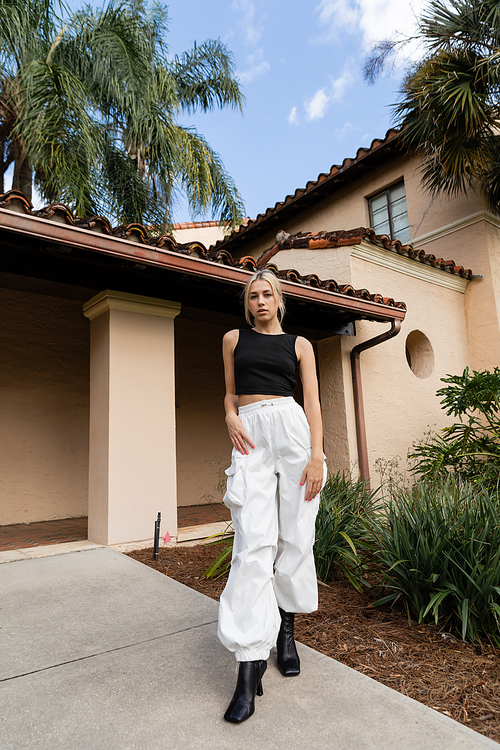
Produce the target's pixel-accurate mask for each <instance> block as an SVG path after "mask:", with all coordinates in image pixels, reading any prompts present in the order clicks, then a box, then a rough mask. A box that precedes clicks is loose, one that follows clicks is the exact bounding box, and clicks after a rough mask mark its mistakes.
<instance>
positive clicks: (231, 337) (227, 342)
mask: <svg viewBox="0 0 500 750" xmlns="http://www.w3.org/2000/svg"><path fill="white" fill-rule="evenodd" d="M239 337H240V332H239V330H238V329H237V328H234V329H233V330H232V331H228V332H227V333H225V334H224V338H223V339H222V345H223V346H224V347H227V348H228V349H234V347H235V346H236V344H237V343H238V339H239Z"/></svg>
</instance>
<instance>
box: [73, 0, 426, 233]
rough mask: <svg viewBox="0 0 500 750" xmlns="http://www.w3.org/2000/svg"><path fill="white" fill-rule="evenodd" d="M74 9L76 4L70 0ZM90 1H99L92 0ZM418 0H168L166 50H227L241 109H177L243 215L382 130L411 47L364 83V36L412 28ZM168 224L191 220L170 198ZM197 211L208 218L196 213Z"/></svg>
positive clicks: (366, 48) (300, 183)
mask: <svg viewBox="0 0 500 750" xmlns="http://www.w3.org/2000/svg"><path fill="white" fill-rule="evenodd" d="M69 4H70V5H71V6H72V7H73V8H77V7H79V6H80V5H83V2H82V3H80V2H79V1H78V0H69ZM90 4H92V5H95V6H99V5H101V4H102V2H97V1H96V0H91V3H90ZM423 5H424V0H305V1H304V0H302V1H299V0H210V2H207V0H171V2H170V3H168V12H169V17H170V21H169V34H168V37H167V41H168V44H169V50H170V54H172V55H173V54H180V53H182V52H183V51H184V50H186V49H189V48H191V46H192V45H193V43H194V42H195V41H196V42H198V43H201V42H203V41H205V40H206V39H214V38H220V39H221V40H222V41H223V42H224V43H225V44H226V45H227V46H228V48H229V49H230V50H231V51H232V53H233V55H234V57H235V62H236V66H237V76H238V78H239V79H240V81H241V86H242V89H243V92H244V94H245V97H246V103H245V107H244V111H243V113H242V114H241V113H239V112H235V111H231V110H224V111H215V112H211V113H208V114H202V113H198V114H195V115H192V116H190V117H189V118H188V117H187V116H183V117H182V118H181V122H182V124H184V125H190V126H193V127H196V128H197V130H199V131H200V132H201V133H203V135H204V136H205V137H206V138H207V139H208V141H209V143H210V144H211V145H212V147H213V148H215V150H216V151H218V152H219V154H220V155H221V157H222V159H223V161H224V164H225V166H226V169H227V170H228V172H229V173H230V174H231V175H232V177H233V179H234V181H235V183H236V185H237V187H238V189H239V191H240V193H241V194H242V196H243V199H244V201H245V204H246V213H247V215H248V216H250V217H251V218H255V216H256V215H257V214H258V213H260V212H264V211H265V210H266V209H267V208H268V207H269V206H273V205H274V204H275V203H276V202H278V201H280V200H282V199H283V198H284V197H285V196H286V195H288V194H290V193H293V192H294V191H295V189H296V188H299V187H303V186H304V185H305V184H306V183H307V182H308V181H309V180H315V179H316V178H317V176H318V175H319V174H320V173H321V172H328V171H329V169H330V167H331V166H332V164H338V163H341V162H342V161H343V159H344V158H345V157H353V156H355V154H356V151H357V149H358V148H359V147H361V146H365V147H366V146H369V145H370V143H371V141H372V140H373V139H374V138H380V137H383V136H384V135H385V133H386V131H387V130H388V128H389V127H391V124H392V122H391V109H390V105H391V104H393V103H394V102H395V101H396V100H397V90H398V85H399V83H400V81H401V79H402V76H403V75H404V71H405V67H406V66H407V65H408V64H409V63H410V62H411V60H412V59H414V58H415V57H416V56H418V50H416V49H415V48H414V47H412V46H411V45H410V47H407V48H406V49H405V52H404V53H402V54H401V55H400V56H399V58H398V59H397V60H396V64H395V66H394V69H393V70H392V71H391V72H390V74H387V75H385V76H384V77H383V78H381V79H380V80H378V82H377V83H376V84H375V85H374V86H369V85H368V84H367V83H365V81H364V80H363V70H362V69H363V62H364V60H365V58H366V56H367V54H368V52H369V50H370V49H371V46H372V44H373V42H375V41H377V40H381V39H385V38H397V37H398V36H401V35H405V36H408V35H411V34H413V33H414V32H415V19H416V17H417V16H418V14H419V13H420V11H421V9H422V7H423ZM174 218H175V221H177V222H182V221H190V220H191V219H192V217H191V216H190V215H189V212H188V209H187V206H186V205H185V203H184V202H183V201H182V200H181V201H179V203H178V205H177V207H176V210H175V213H174ZM196 218H198V219H200V218H212V217H210V216H207V217H196Z"/></svg>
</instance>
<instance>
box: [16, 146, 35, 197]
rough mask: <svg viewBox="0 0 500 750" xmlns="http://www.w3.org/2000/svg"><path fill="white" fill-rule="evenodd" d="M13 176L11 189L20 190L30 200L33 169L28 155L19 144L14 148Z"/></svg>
mask: <svg viewBox="0 0 500 750" xmlns="http://www.w3.org/2000/svg"><path fill="white" fill-rule="evenodd" d="M14 153H15V159H14V177H13V178H12V190H20V191H21V193H24V194H25V196H26V197H27V198H29V199H30V200H31V196H32V182H33V170H32V168H31V164H30V163H29V160H28V156H27V154H26V152H25V150H24V149H23V147H22V146H21V145H20V144H17V143H16V145H15V148H14Z"/></svg>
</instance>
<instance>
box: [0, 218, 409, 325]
mask: <svg viewBox="0 0 500 750" xmlns="http://www.w3.org/2000/svg"><path fill="white" fill-rule="evenodd" d="M0 270H1V271H3V272H6V273H8V274H15V275H17V276H24V277H28V278H31V279H38V280H42V281H45V282H57V283H62V284H65V285H67V286H68V288H71V287H74V288H75V289H77V288H80V289H81V288H84V289H88V290H92V291H101V290H102V289H115V290H116V291H123V292H129V293H134V294H142V295H146V296H152V297H158V298H160V299H170V300H174V301H178V302H180V303H181V305H186V306H188V307H189V308H191V309H193V308H196V309H199V310H207V311H211V312H215V313H220V314H229V315H240V316H241V301H240V297H241V289H242V287H243V286H244V284H245V283H246V281H247V279H248V278H249V276H250V275H251V274H252V272H253V269H252V270H246V269H244V268H236V267H233V266H231V265H224V264H223V263H221V262H219V263H216V262H213V261H210V260H204V259H202V258H197V257H194V256H193V255H187V254H183V253H182V252H173V251H171V250H167V249H164V248H158V247H154V246H151V245H147V244H141V243H139V242H135V241H130V240H126V239H122V238H119V237H116V236H110V235H108V234H104V233H100V232H94V231H91V230H89V229H82V228H79V227H75V226H72V225H68V224H65V223H63V222H61V221H60V220H49V219H44V218H41V217H38V216H34V215H32V214H26V213H21V212H18V211H11V210H8V209H0ZM282 284H283V291H284V293H285V295H286V298H287V327H289V328H291V329H293V328H295V329H296V330H302V331H304V332H305V333H306V332H307V334H308V335H309V337H310V338H313V339H319V338H325V337H327V336H331V335H334V334H335V333H339V332H345V331H346V330H347V327H348V326H349V325H350V324H351V323H352V322H354V321H356V320H360V319H367V320H374V321H380V322H384V321H391V320H403V319H404V317H405V310H404V309H402V308H397V307H392V306H390V305H385V304H381V303H376V302H373V301H370V300H365V299H360V298H358V297H354V296H349V295H347V294H340V293H335V292H330V291H327V290H324V289H319V288H313V287H311V286H308V285H306V284H301V283H293V282H291V281H286V280H285V281H283V282H282Z"/></svg>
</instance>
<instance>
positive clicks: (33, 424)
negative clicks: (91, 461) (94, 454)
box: [0, 289, 89, 525]
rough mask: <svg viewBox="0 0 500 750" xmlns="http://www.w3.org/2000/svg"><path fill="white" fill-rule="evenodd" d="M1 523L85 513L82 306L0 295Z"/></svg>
mask: <svg viewBox="0 0 500 750" xmlns="http://www.w3.org/2000/svg"><path fill="white" fill-rule="evenodd" d="M0 310H1V312H0V320H1V326H0V351H1V352H2V356H1V357H0V414H1V420H0V524H2V525H4V524H12V523H22V522H25V521H41V520H49V519H56V518H69V517H77V516H84V515H86V514H87V487H88V413H89V325H88V321H87V320H85V318H84V317H83V315H82V308H81V302H75V301H71V300H66V299H60V298H55V297H48V296H44V295H39V294H31V293H26V292H19V291H14V290H10V289H0Z"/></svg>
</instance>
